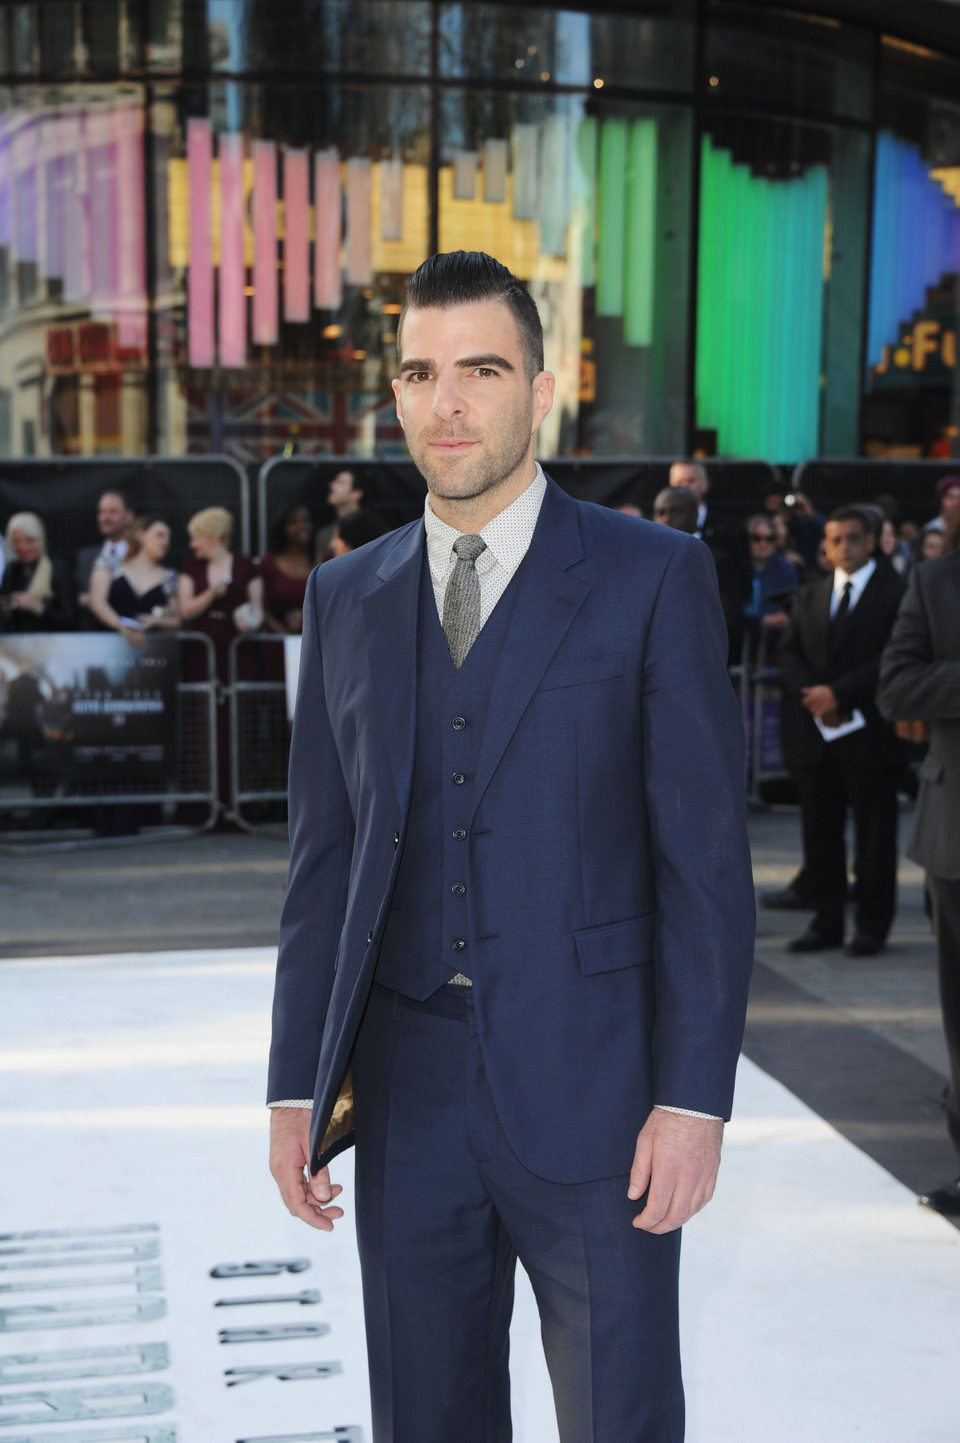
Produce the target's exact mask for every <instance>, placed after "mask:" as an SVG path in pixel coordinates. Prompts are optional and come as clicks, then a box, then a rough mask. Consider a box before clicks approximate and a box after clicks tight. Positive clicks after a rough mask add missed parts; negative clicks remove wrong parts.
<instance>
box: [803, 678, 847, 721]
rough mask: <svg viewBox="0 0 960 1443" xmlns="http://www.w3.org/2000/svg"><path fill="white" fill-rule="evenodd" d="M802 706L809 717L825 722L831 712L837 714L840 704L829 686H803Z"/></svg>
mask: <svg viewBox="0 0 960 1443" xmlns="http://www.w3.org/2000/svg"><path fill="white" fill-rule="evenodd" d="M802 698H803V705H804V706H805V707H806V709H807V711H808V712H809V713H810V715H811V716H818V717H820V718H821V719H823V720H826V719H827V718H828V717H829V715H830V713H831V712H839V710H840V703H839V702H838V701H837V698H836V697H835V696H834V693H833V688H832V687H830V686H805V687H804V688H803V692H802Z"/></svg>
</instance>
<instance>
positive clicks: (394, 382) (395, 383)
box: [390, 376, 404, 431]
mask: <svg viewBox="0 0 960 1443" xmlns="http://www.w3.org/2000/svg"><path fill="white" fill-rule="evenodd" d="M390 384H391V386H392V387H393V394H394V396H395V397H396V401H397V420H398V421H399V422H400V430H401V431H402V430H403V429H404V425H403V411H402V409H401V407H400V380H399V377H397V376H394V378H393V380H392V381H391V382H390Z"/></svg>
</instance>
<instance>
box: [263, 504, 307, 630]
mask: <svg viewBox="0 0 960 1443" xmlns="http://www.w3.org/2000/svg"><path fill="white" fill-rule="evenodd" d="M315 531H316V528H315V526H314V524H313V517H312V516H311V515H310V512H309V511H308V510H307V508H306V506H288V507H287V509H286V511H282V512H281V513H280V515H279V516H277V517H276V518H275V519H274V522H273V525H272V526H271V528H270V547H269V550H268V551H267V553H266V555H264V556H261V558H260V571H261V574H262V576H263V603H264V612H265V616H264V625H265V626H266V628H267V630H268V631H272V632H275V633H276V634H277V635H279V636H299V635H300V633H301V632H302V631H303V597H304V592H305V591H306V589H307V577H308V576H309V575H310V572H311V571H312V570H313V548H314V534H315Z"/></svg>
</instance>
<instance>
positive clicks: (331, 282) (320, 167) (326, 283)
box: [313, 150, 343, 311]
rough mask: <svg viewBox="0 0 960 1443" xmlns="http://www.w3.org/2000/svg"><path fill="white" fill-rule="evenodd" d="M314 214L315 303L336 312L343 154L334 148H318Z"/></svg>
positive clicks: (339, 290)
mask: <svg viewBox="0 0 960 1443" xmlns="http://www.w3.org/2000/svg"><path fill="white" fill-rule="evenodd" d="M313 215H314V246H313V304H314V305H315V306H316V308H317V310H318V311H336V310H339V308H340V301H341V298H342V294H343V281H342V272H341V270H340V243H341V234H342V227H343V201H342V196H341V190H340V157H339V155H338V154H337V152H336V151H335V150H318V151H317V153H316V155H314V157H313Z"/></svg>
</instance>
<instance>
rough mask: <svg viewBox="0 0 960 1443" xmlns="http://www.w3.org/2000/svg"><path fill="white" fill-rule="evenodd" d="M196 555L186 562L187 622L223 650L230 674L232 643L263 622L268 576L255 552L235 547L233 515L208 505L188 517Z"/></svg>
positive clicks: (222, 663)
mask: <svg viewBox="0 0 960 1443" xmlns="http://www.w3.org/2000/svg"><path fill="white" fill-rule="evenodd" d="M187 531H188V533H189V535H190V549H191V551H192V552H193V556H192V557H190V558H189V559H188V560H187V561H185V562H184V565H183V570H182V571H181V573H180V580H179V582H178V585H177V599H178V602H179V605H180V615H181V616H182V618H183V620H184V623H185V624H187V625H188V626H192V627H193V628H194V629H195V630H196V631H202V632H205V633H206V635H207V636H209V638H210V640H211V641H212V642H213V645H214V650H215V651H216V653H217V673H218V675H219V677H220V680H221V681H226V680H227V662H228V655H229V650H230V643H231V641H232V640H233V638H234V637H235V636H237V635H238V634H239V633H241V632H247V631H257V630H258V629H259V627H260V626H261V625H262V623H263V580H262V578H261V576H260V573H259V570H258V568H257V564H256V562H255V561H254V560H253V559H252V557H250V556H237V555H236V554H235V552H233V551H231V549H230V542H231V539H232V536H233V517H232V516H231V515H230V512H229V511H225V510H224V509H223V507H222V506H206V507H205V508H204V509H203V510H202V511H198V512H197V513H196V515H195V516H191V518H190V520H189V521H188V522H187Z"/></svg>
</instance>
